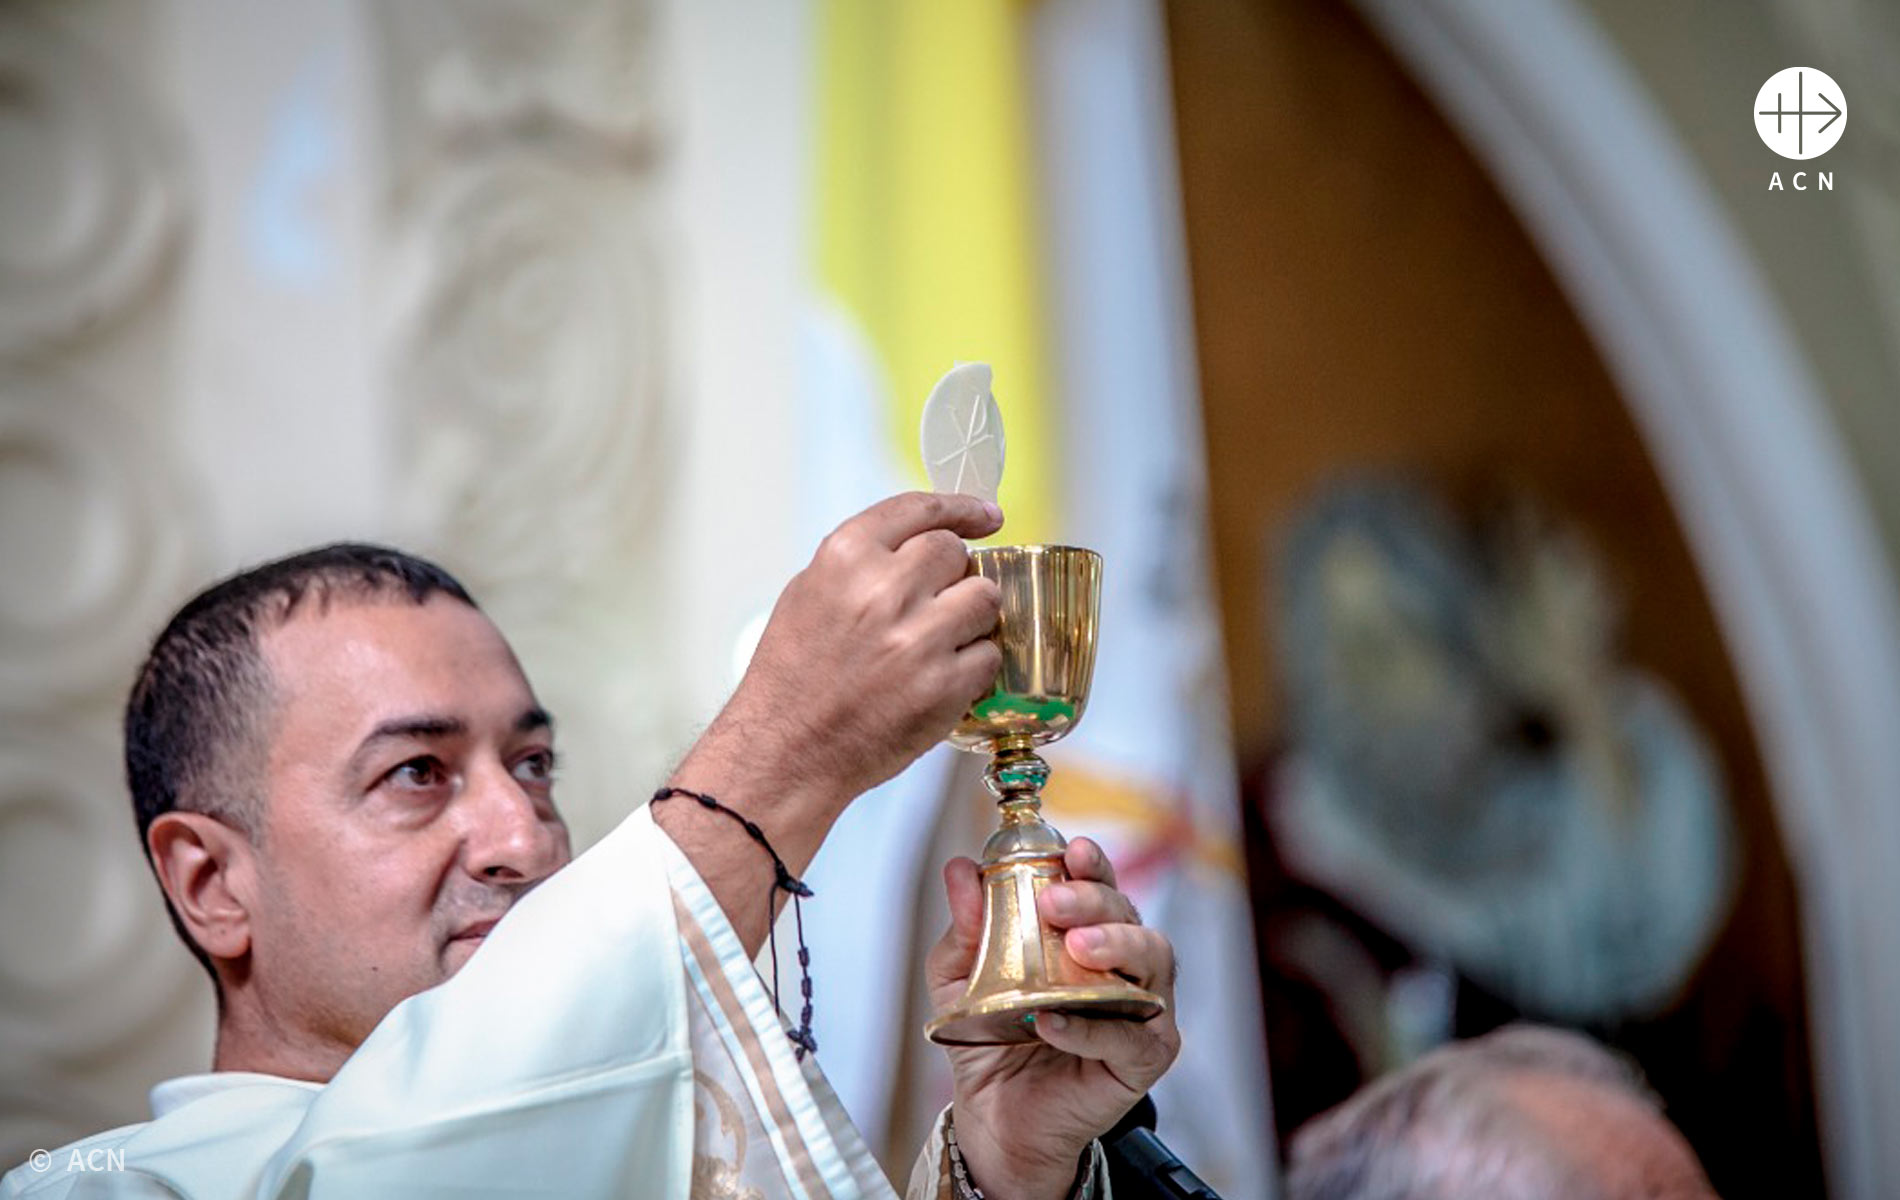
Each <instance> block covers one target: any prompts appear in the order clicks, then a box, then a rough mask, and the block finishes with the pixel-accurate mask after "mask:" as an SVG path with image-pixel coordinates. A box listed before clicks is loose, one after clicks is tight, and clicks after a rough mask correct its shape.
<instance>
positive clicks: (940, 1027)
mask: <svg viewBox="0 0 1900 1200" xmlns="http://www.w3.org/2000/svg"><path fill="white" fill-rule="evenodd" d="M1166 1007H1167V1006H1166V1005H1165V1004H1164V1003H1163V1002H1162V1000H1161V997H1159V996H1157V995H1155V994H1154V993H1153V992H1150V991H1147V990H1146V989H1144V988H1138V987H1136V986H1135V985H1134V984H1132V983H1116V984H1102V985H1096V986H1090V985H1074V986H1070V987H1059V988H1048V989H1046V990H1044V991H1039V992H1007V993H1003V994H1001V995H996V996H990V997H988V998H987V999H982V1000H977V1001H974V1002H971V1001H965V1002H964V1003H961V1004H957V1005H955V1006H953V1007H951V1008H950V1009H948V1010H947V1011H945V1012H944V1013H942V1014H941V1015H939V1016H938V1017H937V1018H936V1019H935V1020H933V1021H932V1022H930V1024H929V1025H926V1026H925V1027H924V1034H925V1036H927V1037H929V1038H930V1040H931V1041H933V1042H935V1043H937V1044H938V1045H939V1046H1015V1045H1021V1044H1023V1043H1026V1042H1034V1041H1039V1040H1040V1039H1039V1038H1037V1037H1036V1014H1037V1013H1048V1012H1056V1013H1061V1014H1063V1015H1064V1016H1069V1017H1084V1018H1087V1019H1090V1020H1099V1019H1101V1018H1104V1017H1108V1018H1113V1019H1116V1020H1122V1021H1152V1020H1153V1019H1154V1018H1156V1017H1158V1016H1160V1015H1161V1011H1162V1009H1164V1008H1166Z"/></svg>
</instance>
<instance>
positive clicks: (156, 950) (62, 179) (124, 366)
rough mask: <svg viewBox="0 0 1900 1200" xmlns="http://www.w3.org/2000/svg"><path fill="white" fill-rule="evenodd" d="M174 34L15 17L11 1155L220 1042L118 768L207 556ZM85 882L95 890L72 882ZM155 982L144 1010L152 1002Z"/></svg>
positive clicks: (5, 592)
mask: <svg viewBox="0 0 1900 1200" xmlns="http://www.w3.org/2000/svg"><path fill="white" fill-rule="evenodd" d="M151 33H152V30H151V29H150V27H148V26H145V25H143V24H142V23H137V22H126V23H120V24H117V25H114V26H113V27H110V28H94V27H88V26H85V25H77V24H72V25H69V24H66V23H62V22H59V21H54V20H51V19H48V16H47V15H46V14H44V13H42V12H39V11H37V10H35V9H33V8H31V7H28V6H25V5H8V6H5V7H4V8H0V180H4V183H0V194H3V195H4V201H5V205H4V211H5V220H4V221H0V557H3V558H4V561H5V564H6V565H5V567H4V569H0V713H4V718H3V719H4V733H3V734H0V1062H3V1063H4V1069H3V1070H0V1157H4V1158H6V1159H7V1160H8V1161H9V1162H13V1161H18V1160H19V1159H20V1158H21V1157H22V1156H24V1155H25V1154H26V1153H27V1151H29V1150H31V1149H33V1148H34V1147H36V1146H43V1145H50V1144H58V1143H59V1142H61V1141H63V1140H65V1139H67V1138H69V1137H71V1136H73V1135H75V1134H76V1133H78V1132H79V1131H81V1130H86V1129H96V1128H99V1127H101V1126H105V1125H110V1124H115V1123H117V1122H119V1121H121V1120H123V1119H124V1118H125V1116H126V1115H127V1114H126V1108H125V1104H124V1096H123V1092H122V1085H121V1081H122V1080H124V1079H125V1078H127V1077H132V1078H137V1077H139V1076H140V1075H143V1074H146V1073H148V1072H152V1071H154V1070H162V1069H163V1066H162V1064H166V1063H169V1062H172V1061H174V1055H172V1054H171V1053H170V1052H169V1050H168V1048H167V1047H168V1045H169V1044H170V1043H174V1042H180V1041H182V1042H184V1043H186V1044H188V1045H189V1044H195V1043H198V1042H201V1041H202V1039H203V1037H204V1030H205V1019H204V1017H205V1014H204V1013H203V1012H202V1011H201V1010H200V1009H199V1007H198V1006H197V1004H196V1003H194V1001H195V1000H196V999H197V996H196V993H195V991H194V989H193V982H192V975H193V973H194V968H193V966H192V965H191V963H190V960H189V959H186V958H184V957H182V956H181V955H180V954H176V953H173V952H172V949H171V948H169V947H167V945H166V941H167V939H168V938H169V929H168V927H167V923H166V920H165V917H164V914H163V911H162V910H161V909H159V908H158V907H157V906H156V905H155V904H154V902H153V896H152V894H151V891H150V889H149V886H148V885H147V883H146V882H145V880H144V879H142V878H141V876H142V875H143V873H144V871H145V866H144V863H143V861H142V860H141V856H140V852H139V849H138V845H137V839H136V838H135V837H132V836H130V835H129V833H128V829H129V828H130V826H129V816H128V810H127V806H126V802H125V798H124V789H123V786H122V784H121V783H120V780H119V770H118V750H117V746H118V728H117V725H118V721H117V718H118V713H119V706H120V704H121V703H122V701H123V693H122V689H123V687H124V685H125V681H126V672H127V671H128V669H129V664H130V663H131V662H132V661H134V660H135V658H136V656H137V655H138V654H140V653H141V651H142V650H143V642H144V640H145V639H146V638H147V637H148V636H149V634H148V630H149V627H150V625H151V623H152V622H155V621H157V620H160V619H162V618H163V617H164V616H165V614H166V612H167V610H168V607H169V605H170V604H171V603H172V601H173V600H174V599H175V598H176V597H177V596H178V594H179V591H180V589H181V588H184V587H187V586H189V585H190V583H191V582H192V580H193V579H194V577H195V574H196V572H197V571H199V570H201V569H202V567H203V558H202V556H201V555H200V554H199V553H198V532H199V531H200V530H201V529H202V527H203V526H202V513H201V510H200V508H199V507H198V504H197V501H198V499H199V492H198V486H199V485H201V484H202V482H203V481H202V479H201V478H200V477H199V476H198V475H197V474H196V472H195V471H194V469H193V465H192V464H190V463H189V462H187V461H185V460H184V458H183V456H182V455H181V454H180V453H179V448H178V445H177V443H176V440H175V421H176V414H177V410H178V399H179V397H178V394H177V390H176V388H175V387H173V386H170V384H169V383H168V382H167V375H168V370H167V368H168V366H169V363H170V361H171V360H170V347H169V345H168V342H167V334H168V331H169V330H170V329H171V328H172V326H173V323H174V322H175V321H176V319H177V316H178V308H179V304H178V275H177V271H176V265H177V258H178V253H179V247H180V243H181V241H183V240H184V234H185V231H186V229H187V227H188V226H189V225H190V224H191V223H192V220H193V218H194V216H195V213H196V210H197V207H198V206H197V204H196V196H195V195H194V192H193V189H192V187H191V186H190V178H189V172H188V170H187V169H186V162H187V160H186V158H185V145H184V142H183V140H182V139H181V137H180V130H179V129H178V118H179V114H178V112H177V111H176V109H175V108H174V107H173V106H172V105H170V104H168V103H167V102H166V100H165V98H164V96H163V94H162V92H161V91H160V89H158V88H157V87H155V86H154V83H155V81H154V80H153V79H152V77H151V75H150V73H149V72H147V71H144V70H137V69H132V70H128V69H125V68H123V67H122V66H121V65H120V59H121V56H129V57H131V58H133V59H134V60H135V61H136V60H137V58H138V57H139V55H140V54H142V53H143V52H144V51H145V50H147V49H148V48H149V46H150V44H151ZM75 879H80V880H84V881H86V886H85V887H83V888H82V889H80V890H77V891H75V890H74V889H72V888H71V887H70V886H69V884H70V882H71V881H72V880H75ZM128 983H131V984H132V986H128Z"/></svg>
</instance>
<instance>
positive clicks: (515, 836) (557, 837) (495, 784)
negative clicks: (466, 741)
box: [466, 764, 568, 883]
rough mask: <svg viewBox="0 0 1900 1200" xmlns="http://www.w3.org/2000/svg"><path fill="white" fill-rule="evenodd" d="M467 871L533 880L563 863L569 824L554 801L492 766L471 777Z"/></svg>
mask: <svg viewBox="0 0 1900 1200" xmlns="http://www.w3.org/2000/svg"><path fill="white" fill-rule="evenodd" d="M471 784H472V786H471V787H470V788H469V789H468V795H467V796H466V799H467V801H468V802H469V808H470V812H469V818H470V829H469V833H468V872H469V874H471V875H475V876H477V877H479V878H481V879H484V880H488V881H492V882H497V883H533V882H536V881H538V880H540V879H543V878H546V877H547V876H549V875H551V874H553V873H554V872H555V871H557V870H559V869H560V868H561V867H563V866H565V865H566V864H567V859H568V841H567V826H566V825H565V824H564V823H563V822H562V821H561V817H560V814H559V813H557V812H556V811H555V810H554V806H553V804H552V802H550V801H549V800H548V799H547V798H546V797H545V796H542V797H537V796H535V795H534V794H533V793H531V792H530V791H528V789H526V788H524V787H523V786H522V785H521V784H520V782H518V781H517V780H516V779H515V778H514V777H513V776H512V775H510V774H509V772H508V770H507V768H506V767H504V766H502V765H500V764H496V765H495V766H494V767H493V768H492V769H489V770H484V771H482V772H480V773H479V777H478V778H476V779H474V780H471Z"/></svg>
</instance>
